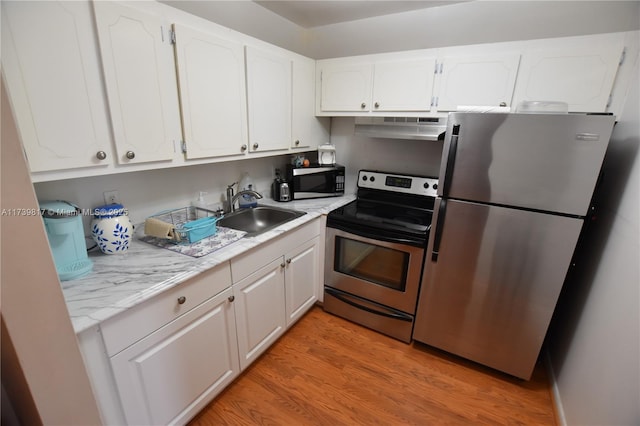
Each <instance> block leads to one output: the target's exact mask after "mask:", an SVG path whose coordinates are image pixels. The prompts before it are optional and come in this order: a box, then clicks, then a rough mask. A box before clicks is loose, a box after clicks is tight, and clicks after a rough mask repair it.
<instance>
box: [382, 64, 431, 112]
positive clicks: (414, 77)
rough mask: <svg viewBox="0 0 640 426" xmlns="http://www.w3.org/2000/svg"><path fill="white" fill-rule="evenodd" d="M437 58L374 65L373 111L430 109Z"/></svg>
mask: <svg viewBox="0 0 640 426" xmlns="http://www.w3.org/2000/svg"><path fill="white" fill-rule="evenodd" d="M435 65H436V60H435V58H424V59H415V60H408V61H394V62H379V63H376V64H375V66H374V77H373V98H372V105H371V110H372V111H429V110H430V109H431V96H432V94H433V76H434V69H435Z"/></svg>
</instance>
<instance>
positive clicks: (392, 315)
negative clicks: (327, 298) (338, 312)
mask: <svg viewBox="0 0 640 426" xmlns="http://www.w3.org/2000/svg"><path fill="white" fill-rule="evenodd" d="M324 291H326V292H327V293H329V294H330V295H331V296H333V297H335V298H336V299H338V300H339V301H341V302H344V303H346V304H348V305H351V306H353V307H354V308H357V309H360V310H363V311H367V312H369V313H372V314H374V315H380V316H383V317H387V318H393V319H396V320H400V321H407V322H412V321H413V317H412V316H411V315H408V314H404V313H402V312H398V311H395V310H393V311H389V312H383V311H379V310H377V309H373V308H370V307H368V306H364V305H361V304H359V303H357V302H354V301H353V300H351V299H360V298H359V297H356V296H351V297H349V296H347V295H346V294H345V293H344V292H342V291H339V290H336V289H333V288H331V287H325V288H324Z"/></svg>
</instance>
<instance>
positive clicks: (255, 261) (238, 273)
mask: <svg viewBox="0 0 640 426" xmlns="http://www.w3.org/2000/svg"><path fill="white" fill-rule="evenodd" d="M317 235H320V219H314V220H312V221H310V222H308V223H306V224H304V225H302V226H300V227H299V228H297V229H294V230H291V231H289V232H287V233H286V234H285V235H284V236H282V237H279V238H276V239H274V240H273V241H269V242H268V243H265V244H261V245H260V246H259V247H256V248H254V249H253V250H249V251H248V252H247V253H245V254H242V255H240V256H238V257H236V258H234V259H232V260H231V275H232V276H233V282H234V283H237V282H238V281H241V280H243V279H244V278H246V277H248V276H249V275H250V274H251V273H253V272H254V271H257V270H258V269H260V268H262V267H263V266H265V265H267V264H268V263H270V262H272V261H273V260H274V259H276V258H278V257H281V256H282V255H283V254H284V253H286V252H288V251H290V250H292V249H293V248H295V247H297V246H298V245H299V244H300V243H303V242H305V241H309V240H310V239H312V238H313V237H315V236H317Z"/></svg>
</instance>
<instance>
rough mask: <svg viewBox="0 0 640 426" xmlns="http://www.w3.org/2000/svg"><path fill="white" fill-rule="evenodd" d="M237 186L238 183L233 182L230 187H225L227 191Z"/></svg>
mask: <svg viewBox="0 0 640 426" xmlns="http://www.w3.org/2000/svg"><path fill="white" fill-rule="evenodd" d="M237 184H238V182H233V183H232V184H231V185H227V189H228V188H233V187H234V186H236V185H237Z"/></svg>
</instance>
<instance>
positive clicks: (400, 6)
mask: <svg viewBox="0 0 640 426" xmlns="http://www.w3.org/2000/svg"><path fill="white" fill-rule="evenodd" d="M464 1H469V0H457V1H456V0H450V1H435V0H410V1H393V0H318V1H316V0H302V1H292V0H285V1H280V0H267V1H260V0H254V2H255V3H257V4H259V5H260V6H262V7H264V8H266V9H268V10H270V11H272V12H273V13H275V14H277V15H280V16H282V17H283V18H285V19H287V20H289V21H291V22H293V23H295V24H297V25H299V26H301V27H303V28H314V27H319V26H323V25H330V24H337V23H340V22H348V21H355V20H358V19H364V18H371V17H374V16H382V15H390V14H393V13H400V12H407V11H411V10H417V9H424V8H428V7H438V6H445V5H450V4H454V3H462V2H464Z"/></svg>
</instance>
